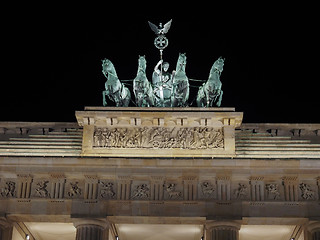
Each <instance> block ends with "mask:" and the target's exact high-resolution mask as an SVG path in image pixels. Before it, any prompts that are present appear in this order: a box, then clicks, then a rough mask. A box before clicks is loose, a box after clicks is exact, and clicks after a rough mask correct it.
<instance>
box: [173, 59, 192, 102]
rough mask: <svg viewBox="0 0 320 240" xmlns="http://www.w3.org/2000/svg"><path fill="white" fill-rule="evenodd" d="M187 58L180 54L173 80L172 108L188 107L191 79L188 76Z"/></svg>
mask: <svg viewBox="0 0 320 240" xmlns="http://www.w3.org/2000/svg"><path fill="white" fill-rule="evenodd" d="M186 64H187V57H186V54H185V53H179V58H178V62H177V67H176V71H175V74H174V76H173V80H172V93H171V106H172V107H187V106H188V103H187V101H188V99H189V79H188V77H187V75H186Z"/></svg>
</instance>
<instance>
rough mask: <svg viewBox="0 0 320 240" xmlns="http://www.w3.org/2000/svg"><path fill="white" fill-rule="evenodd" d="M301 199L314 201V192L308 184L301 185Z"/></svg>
mask: <svg viewBox="0 0 320 240" xmlns="http://www.w3.org/2000/svg"><path fill="white" fill-rule="evenodd" d="M299 187H300V190H301V197H302V198H303V199H305V200H311V199H314V191H313V190H312V189H311V187H310V185H308V184H306V183H300V185H299Z"/></svg>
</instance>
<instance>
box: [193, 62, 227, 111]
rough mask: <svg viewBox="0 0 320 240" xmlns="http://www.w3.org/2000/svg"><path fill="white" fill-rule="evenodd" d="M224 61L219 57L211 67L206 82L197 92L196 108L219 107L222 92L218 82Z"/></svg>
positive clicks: (220, 84)
mask: <svg viewBox="0 0 320 240" xmlns="http://www.w3.org/2000/svg"><path fill="white" fill-rule="evenodd" d="M223 65H224V59H223V58H222V57H219V58H218V60H216V61H215V62H214V64H213V65H212V67H211V70H210V74H209V78H208V81H207V82H206V83H204V84H203V85H202V86H201V87H200V88H199V91H198V95H197V105H198V107H214V106H217V107H220V105H221V101H222V95H223V91H222V90H221V87H222V83H221V81H220V76H221V72H222V71H223Z"/></svg>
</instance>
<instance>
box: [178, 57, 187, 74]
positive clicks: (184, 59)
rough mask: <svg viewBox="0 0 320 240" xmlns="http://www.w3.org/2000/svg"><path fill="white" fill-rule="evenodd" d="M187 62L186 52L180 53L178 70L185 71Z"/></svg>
mask: <svg viewBox="0 0 320 240" xmlns="http://www.w3.org/2000/svg"><path fill="white" fill-rule="evenodd" d="M186 64H187V56H186V54H185V53H179V57H178V61H177V67H176V71H183V72H184V71H185V68H186Z"/></svg>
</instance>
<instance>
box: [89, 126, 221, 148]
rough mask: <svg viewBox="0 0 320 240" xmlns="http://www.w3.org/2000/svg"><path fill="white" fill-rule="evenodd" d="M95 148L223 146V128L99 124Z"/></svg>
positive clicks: (95, 134) (94, 140) (94, 139)
mask: <svg viewBox="0 0 320 240" xmlns="http://www.w3.org/2000/svg"><path fill="white" fill-rule="evenodd" d="M93 147H94V148H146V149H148V148H149V149H152V148H156V149H173V148H178V149H221V148H224V136H223V130H222V128H212V127H191V128H187V127H185V128H175V127H173V128H166V127H151V128H148V127H135V128H96V129H95V131H94V135H93Z"/></svg>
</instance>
